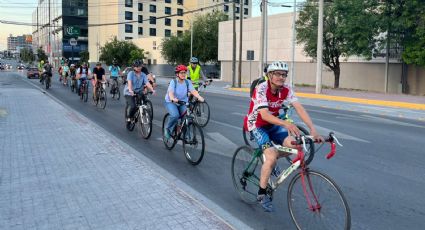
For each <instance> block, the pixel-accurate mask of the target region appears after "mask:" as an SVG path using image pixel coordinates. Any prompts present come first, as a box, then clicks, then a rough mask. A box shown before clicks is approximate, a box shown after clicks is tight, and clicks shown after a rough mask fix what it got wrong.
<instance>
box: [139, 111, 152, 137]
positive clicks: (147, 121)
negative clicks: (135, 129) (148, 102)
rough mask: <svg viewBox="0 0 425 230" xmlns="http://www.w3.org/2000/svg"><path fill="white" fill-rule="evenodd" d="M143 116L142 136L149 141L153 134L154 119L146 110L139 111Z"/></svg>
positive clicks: (140, 122) (141, 120)
mask: <svg viewBox="0 0 425 230" xmlns="http://www.w3.org/2000/svg"><path fill="white" fill-rule="evenodd" d="M139 113H140V114H141V116H140V119H139V128H140V134H141V135H142V137H143V138H145V139H148V138H149V137H150V136H151V134H152V119H151V116H150V115H149V112H148V111H146V110H145V109H139Z"/></svg>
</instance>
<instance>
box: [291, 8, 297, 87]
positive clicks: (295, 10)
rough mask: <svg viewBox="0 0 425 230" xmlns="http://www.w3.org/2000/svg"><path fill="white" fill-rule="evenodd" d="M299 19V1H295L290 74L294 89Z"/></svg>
mask: <svg viewBox="0 0 425 230" xmlns="http://www.w3.org/2000/svg"><path fill="white" fill-rule="evenodd" d="M296 17H297V0H294V13H293V15H292V64H291V72H290V73H289V76H290V78H289V80H290V82H291V87H292V88H294V85H295V83H294V79H295V41H296V37H297V35H296V31H295V22H296Z"/></svg>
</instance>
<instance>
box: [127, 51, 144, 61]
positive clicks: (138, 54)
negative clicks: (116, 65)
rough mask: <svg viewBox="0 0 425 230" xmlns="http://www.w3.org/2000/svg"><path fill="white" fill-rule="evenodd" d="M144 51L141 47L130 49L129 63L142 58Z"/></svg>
mask: <svg viewBox="0 0 425 230" xmlns="http://www.w3.org/2000/svg"><path fill="white" fill-rule="evenodd" d="M144 57H145V53H144V50H143V49H135V50H132V51H130V60H129V62H130V63H133V62H134V61H135V60H143V59H144Z"/></svg>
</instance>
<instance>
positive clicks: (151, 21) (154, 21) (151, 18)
mask: <svg viewBox="0 0 425 230" xmlns="http://www.w3.org/2000/svg"><path fill="white" fill-rule="evenodd" d="M149 24H151V25H156V17H153V16H150V17H149Z"/></svg>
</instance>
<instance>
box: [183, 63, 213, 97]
mask: <svg viewBox="0 0 425 230" xmlns="http://www.w3.org/2000/svg"><path fill="white" fill-rule="evenodd" d="M187 69H188V70H189V71H188V72H187V79H189V80H191V81H192V84H193V87H194V88H195V89H196V90H198V88H199V77H202V80H203V81H204V82H205V84H206V85H208V84H209V82H208V81H207V78H206V77H205V74H204V72H203V71H202V69H201V66H200V65H199V61H198V58H196V57H192V58H190V65H189V66H187Z"/></svg>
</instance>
